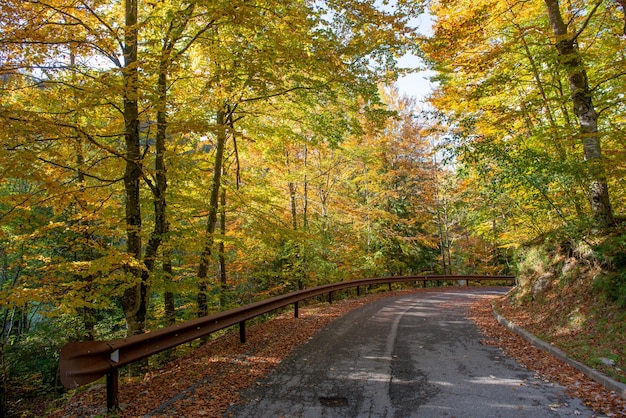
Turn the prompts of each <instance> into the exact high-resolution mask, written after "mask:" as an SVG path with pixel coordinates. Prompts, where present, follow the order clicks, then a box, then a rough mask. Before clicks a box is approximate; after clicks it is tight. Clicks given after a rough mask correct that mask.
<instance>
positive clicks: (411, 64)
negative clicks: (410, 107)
mask: <svg viewBox="0 0 626 418" xmlns="http://www.w3.org/2000/svg"><path fill="white" fill-rule="evenodd" d="M411 24H412V25H413V26H414V27H417V28H418V29H419V31H420V32H421V33H423V34H425V35H431V34H432V20H431V16H430V15H429V14H428V13H424V14H422V15H420V16H418V17H416V18H415V19H413V21H412V22H411ZM398 66H399V67H403V68H419V67H424V64H423V62H422V61H421V59H420V58H419V57H417V56H415V55H413V54H407V55H405V56H403V57H402V58H400V59H399V60H398ZM434 74H435V73H434V72H433V71H419V72H416V73H412V74H408V75H406V76H404V77H400V78H399V79H398V81H397V83H396V86H397V87H398V90H399V91H400V94H403V95H405V96H413V97H415V98H416V99H417V100H418V101H422V100H423V99H424V98H425V97H426V96H428V95H429V94H430V93H431V92H432V90H433V88H432V83H431V82H430V81H429V80H428V78H429V77H431V76H433V75H434Z"/></svg>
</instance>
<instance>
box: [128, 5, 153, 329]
mask: <svg viewBox="0 0 626 418" xmlns="http://www.w3.org/2000/svg"><path fill="white" fill-rule="evenodd" d="M125 5H126V21H125V25H126V31H125V40H124V47H123V52H124V68H123V72H122V74H123V77H124V87H125V88H124V138H125V143H126V169H125V173H124V189H125V197H126V202H125V205H126V207H125V209H126V235H127V243H126V250H127V251H128V253H129V254H131V255H132V256H133V257H134V258H135V259H136V260H137V262H136V263H134V265H132V266H128V267H127V268H126V270H127V273H128V274H129V275H130V278H129V280H133V282H134V283H133V284H132V285H131V286H130V287H129V288H128V289H127V290H126V291H124V296H123V298H122V305H123V309H124V315H125V317H126V327H127V333H128V335H135V334H140V333H142V332H143V331H144V329H145V321H146V312H147V304H148V288H147V282H146V281H145V280H144V277H143V274H142V269H141V268H140V267H139V264H140V263H139V262H140V260H141V251H142V244H141V207H140V200H139V181H140V178H141V152H140V144H139V104H138V90H139V86H138V70H137V50H138V48H137V36H138V29H137V0H126V2H125Z"/></svg>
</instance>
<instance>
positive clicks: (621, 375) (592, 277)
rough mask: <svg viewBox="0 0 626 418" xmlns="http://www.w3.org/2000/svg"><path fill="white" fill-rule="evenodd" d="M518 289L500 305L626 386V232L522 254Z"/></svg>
mask: <svg viewBox="0 0 626 418" xmlns="http://www.w3.org/2000/svg"><path fill="white" fill-rule="evenodd" d="M518 271H519V281H518V282H519V285H518V286H517V287H516V288H515V289H514V290H513V291H512V292H511V293H510V294H509V296H508V299H507V300H506V301H504V302H502V303H501V304H500V307H501V309H502V310H503V311H504V314H505V315H506V313H507V312H508V313H509V314H510V315H513V316H515V317H516V318H522V320H523V324H520V325H522V326H524V327H525V328H527V329H528V330H529V331H530V332H532V333H534V334H535V335H537V336H539V337H540V338H542V339H544V340H547V341H548V342H550V343H552V344H554V345H556V346H558V347H560V348H561V349H563V350H564V351H565V352H567V353H568V355H570V356H571V357H572V358H574V359H576V360H578V361H581V362H583V363H585V364H587V365H588V366H590V367H594V368H596V369H598V370H599V371H601V372H603V373H605V374H607V375H609V376H611V377H613V378H614V379H616V380H620V381H622V382H626V228H621V229H615V230H613V231H612V232H611V233H610V234H605V235H598V234H596V235H594V236H591V235H587V236H584V237H581V238H580V239H578V240H573V239H571V238H568V239H564V238H562V237H561V238H558V237H557V236H552V237H544V239H543V240H541V242H534V243H532V244H531V245H528V246H527V247H525V248H524V249H522V250H521V251H520V254H519V264H518Z"/></svg>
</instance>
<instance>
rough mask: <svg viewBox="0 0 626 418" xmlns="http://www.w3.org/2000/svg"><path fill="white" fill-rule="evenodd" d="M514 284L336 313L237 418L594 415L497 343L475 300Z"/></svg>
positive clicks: (251, 394)
mask: <svg viewBox="0 0 626 418" xmlns="http://www.w3.org/2000/svg"><path fill="white" fill-rule="evenodd" d="M504 291H506V289H500V290H498V289H493V288H489V289H485V288H479V287H477V288H461V289H459V288H457V289H450V290H447V289H444V290H442V291H441V292H437V293H415V294H411V295H403V296H397V297H392V298H387V299H382V300H379V301H376V302H373V303H371V304H368V305H366V306H363V307H361V308H359V309H357V310H355V311H352V312H350V313H349V314H347V315H345V316H343V317H342V318H340V319H337V320H335V321H334V322H333V323H331V324H330V325H329V326H327V327H326V328H325V329H323V330H322V331H321V332H320V333H318V334H317V335H316V336H315V337H314V338H313V339H311V340H310V341H309V342H308V343H307V344H304V345H302V346H301V347H299V348H298V349H297V350H295V351H294V352H293V353H292V354H291V355H290V356H289V357H288V358H287V359H286V360H285V361H283V362H282V363H281V364H280V365H279V366H278V368H277V369H275V370H274V371H273V372H272V373H271V374H270V375H268V376H267V377H266V378H264V379H263V380H261V381H259V382H257V384H256V385H255V387H253V388H251V389H248V390H247V391H246V392H244V393H243V394H242V398H243V400H244V403H243V404H239V405H235V406H232V407H231V408H230V409H229V410H228V411H227V413H226V414H225V416H229V417H246V418H247V417H256V418H258V417H290V418H296V417H307V418H308V417H397V418H400V417H401V418H405V417H450V418H451V417H458V418H460V417H480V418H484V417H506V418H509V417H532V418H535V417H564V416H595V415H594V413H593V412H592V411H590V410H589V409H587V408H586V407H585V406H584V405H583V404H582V402H581V401H580V400H578V399H571V398H569V397H568V396H567V395H565V393H564V390H563V388H561V387H559V386H556V385H554V384H550V383H546V382H543V381H542V380H539V379H537V378H535V377H534V374H533V372H531V371H528V370H527V369H524V368H523V367H522V366H521V365H519V364H517V363H516V362H515V361H513V360H511V359H509V358H507V357H505V356H504V355H503V354H501V352H500V351H499V350H498V349H497V348H495V347H491V346H485V345H482V344H481V343H480V339H481V338H482V337H481V334H480V332H479V331H478V329H477V328H476V327H475V326H474V324H473V323H472V322H471V321H470V320H469V319H467V318H466V314H467V308H468V306H469V304H470V303H471V302H472V301H473V300H475V299H476V298H478V297H481V295H484V294H487V293H494V292H495V293H503V292H504Z"/></svg>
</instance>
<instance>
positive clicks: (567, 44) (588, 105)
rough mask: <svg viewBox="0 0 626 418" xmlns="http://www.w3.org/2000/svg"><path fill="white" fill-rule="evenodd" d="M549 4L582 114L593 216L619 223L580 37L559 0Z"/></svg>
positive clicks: (605, 222) (559, 48)
mask: <svg viewBox="0 0 626 418" xmlns="http://www.w3.org/2000/svg"><path fill="white" fill-rule="evenodd" d="M545 4H546V7H547V9H548V17H549V19H550V25H551V26H552V31H553V32H554V35H555V38H556V49H557V51H558V54H559V57H560V59H561V63H562V65H563V67H564V68H565V70H566V71H567V78H568V82H569V88H570V94H571V99H572V103H573V105H574V113H575V114H576V116H577V118H578V123H579V127H580V128H579V129H580V135H581V137H582V143H583V150H584V158H585V161H586V162H587V164H588V168H589V183H590V184H589V193H590V200H591V210H592V213H593V217H594V220H595V221H596V222H597V223H598V225H600V226H605V227H606V226H611V225H613V224H614V223H615V219H614V218H613V211H612V209H611V202H610V198H609V189H608V185H607V181H606V175H605V172H604V168H603V166H602V151H601V147H600V135H599V133H598V115H597V113H596V111H595V108H594V106H593V101H592V95H591V89H590V88H589V81H588V79H587V72H586V71H585V68H584V65H583V62H582V59H581V56H580V54H579V51H578V44H577V42H576V37H575V36H574V35H573V34H571V33H568V27H567V25H566V24H565V22H564V21H563V17H562V16H561V10H560V8H559V2H558V0H545Z"/></svg>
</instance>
